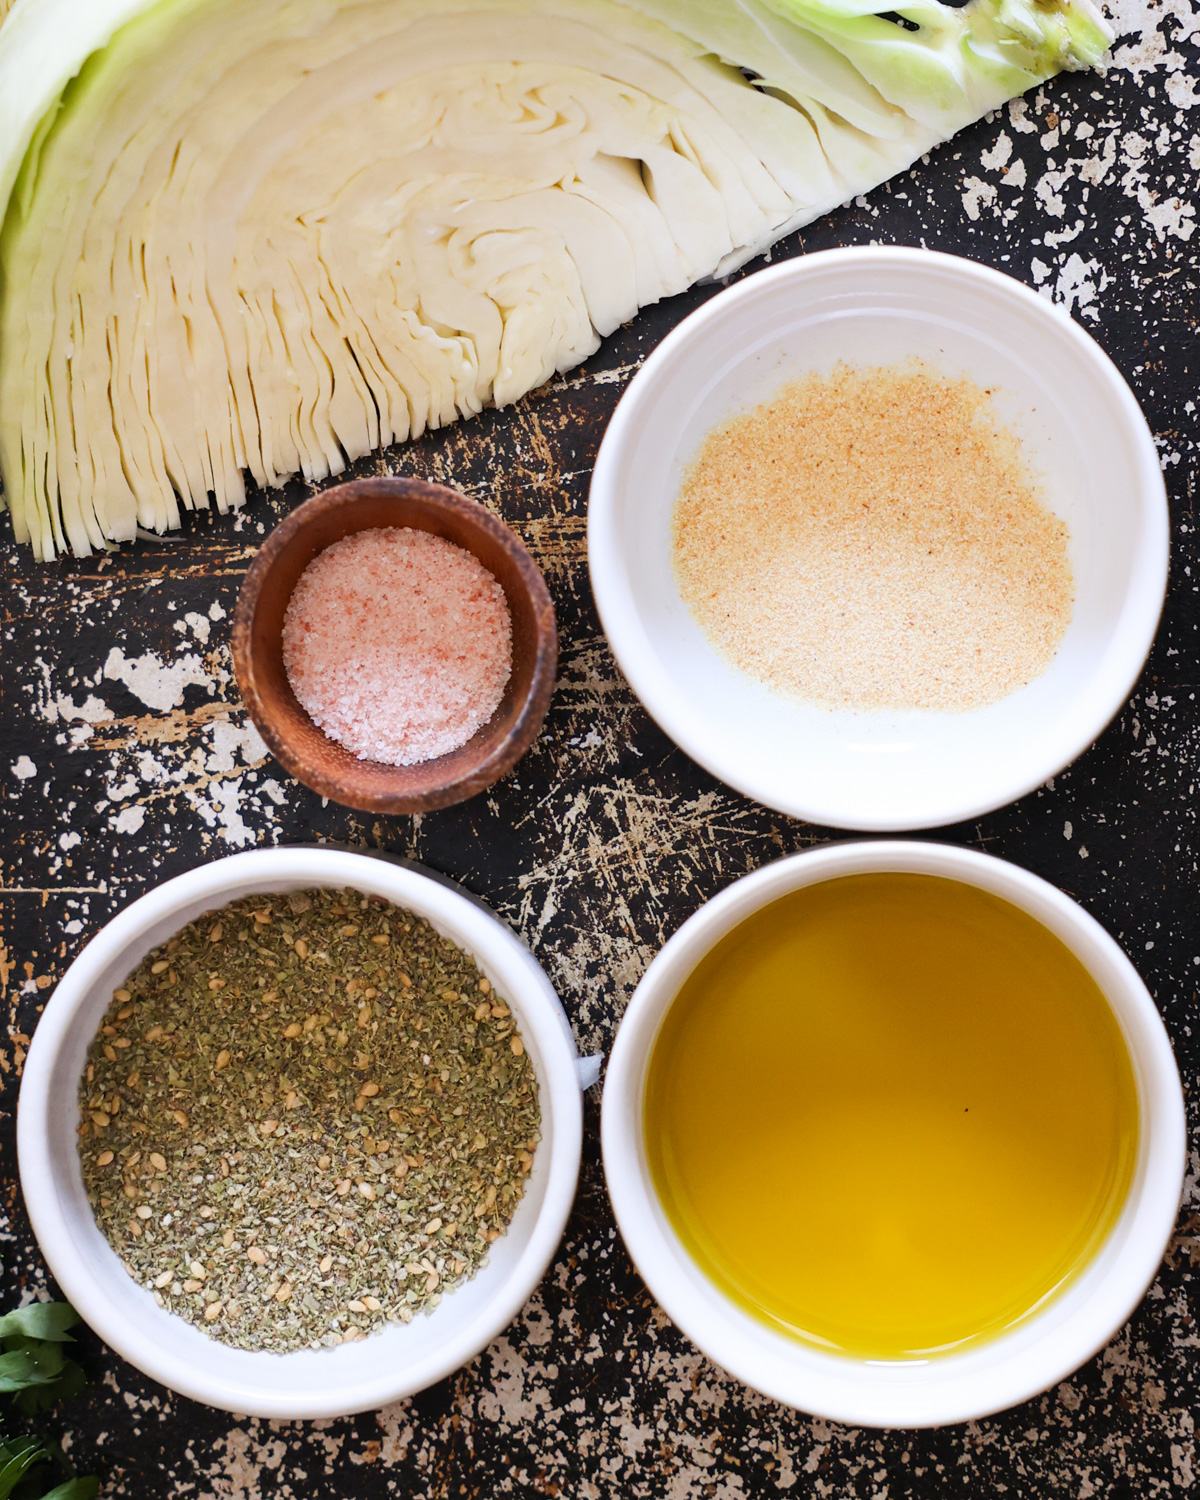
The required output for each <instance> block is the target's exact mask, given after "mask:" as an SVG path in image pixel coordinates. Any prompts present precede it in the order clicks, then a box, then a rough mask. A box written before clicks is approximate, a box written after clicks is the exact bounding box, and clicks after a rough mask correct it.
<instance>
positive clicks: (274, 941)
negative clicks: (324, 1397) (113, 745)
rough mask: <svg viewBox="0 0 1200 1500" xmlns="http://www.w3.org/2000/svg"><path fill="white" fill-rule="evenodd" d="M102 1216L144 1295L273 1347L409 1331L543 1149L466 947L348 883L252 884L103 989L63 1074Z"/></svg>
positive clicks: (228, 1339) (509, 1041)
mask: <svg viewBox="0 0 1200 1500" xmlns="http://www.w3.org/2000/svg"><path fill="white" fill-rule="evenodd" d="M79 1103H80V1110H81V1124H80V1161H81V1164H82V1167H83V1180H84V1184H85V1186H86V1188H87V1192H88V1197H89V1199H90V1201H91V1204H92V1207H93V1210H94V1212H95V1214H96V1221H97V1223H98V1224H99V1225H100V1228H101V1230H102V1231H103V1232H104V1234H105V1236H106V1237H107V1238H108V1240H109V1242H110V1244H112V1246H113V1248H114V1249H115V1250H116V1251H117V1253H118V1254H119V1255H120V1256H121V1258H122V1260H123V1261H124V1263H125V1265H126V1267H127V1269H128V1270H129V1273H130V1275H131V1276H133V1277H134V1278H135V1279H136V1280H138V1281H139V1282H141V1283H142V1284H143V1285H145V1286H147V1287H148V1288H151V1289H152V1290H153V1291H154V1295H155V1298H156V1300H157V1301H158V1302H159V1303H160V1305H162V1306H164V1307H167V1308H169V1309H170V1310H171V1311H172V1312H175V1313H178V1314H179V1315H180V1316H181V1317H183V1318H186V1319H187V1320H188V1321H189V1322H190V1323H194V1324H195V1325H196V1326H197V1327H199V1328H202V1329H204V1330H205V1332H207V1333H209V1334H211V1335H213V1336H214V1337H216V1338H218V1339H220V1340H222V1341H223V1342H225V1343H228V1344H233V1345H235V1346H237V1347H239V1348H243V1349H269V1350H273V1351H276V1352H279V1353H284V1352H287V1351H288V1350H291V1349H299V1348H304V1347H319V1346H321V1345H326V1346H332V1345H334V1344H339V1343H344V1342H348V1341H350V1340H352V1339H356V1338H362V1337H364V1336H365V1335H366V1334H367V1333H369V1332H371V1331H372V1330H373V1329H375V1328H378V1327H380V1326H381V1325H382V1324H384V1323H386V1322H389V1321H391V1322H395V1321H400V1322H405V1323H407V1322H409V1321H410V1320H411V1318H412V1316H413V1313H414V1312H418V1311H421V1310H423V1309H428V1308H430V1307H433V1306H435V1305H436V1304H437V1303H438V1302H439V1301H440V1300H441V1296H442V1293H443V1292H445V1291H448V1290H450V1289H451V1288H453V1287H454V1286H455V1285H457V1284H458V1283H459V1282H461V1281H464V1280H466V1279H467V1278H469V1277H470V1276H472V1275H473V1274H474V1272H475V1271H476V1270H477V1269H478V1267H479V1266H480V1265H481V1264H482V1262H483V1260H484V1259H485V1257H486V1254H487V1250H488V1246H489V1245H490V1244H491V1242H492V1241H493V1240H495V1239H496V1238H498V1236H499V1235H500V1234H501V1233H502V1232H503V1230H504V1229H505V1228H506V1226H507V1225H508V1223H509V1221H510V1220H511V1218H512V1215H513V1213H514V1211H515V1209H516V1206H517V1203H518V1201H519V1200H520V1197H521V1194H522V1191H523V1189H524V1182H525V1177H526V1175H527V1174H528V1173H529V1171H530V1169H531V1167H532V1165H533V1154H534V1151H535V1149H536V1146H537V1142H538V1140H539V1139H540V1131H539V1124H540V1111H539V1107H538V1095H537V1082H536V1078H535V1075H534V1072H533V1068H532V1067H531V1065H530V1062H529V1058H528V1057H527V1056H526V1054H525V1049H524V1045H523V1043H522V1041H521V1038H520V1035H519V1033H518V1031H517V1029H516V1026H515V1023H514V1021H513V1018H512V1015H511V1014H510V1012H509V1009H508V1007H507V1006H506V1005H505V1004H504V1002H503V1000H502V999H501V998H500V997H499V996H498V995H497V994H496V993H495V992H494V991H493V990H492V988H491V986H490V985H489V983H488V981H487V979H486V978H484V977H483V976H482V975H481V974H480V972H479V969H478V968H477V966H476V964H475V962H474V960H473V959H472V958H471V957H470V956H469V955H468V954H466V953H464V952H462V951H461V950H460V949H459V948H457V947H456V946H455V945H454V944H453V943H452V942H450V941H448V940H447V939H444V938H441V937H439V935H438V934H437V933H436V932H434V930H433V929H432V928H431V927H430V926H429V924H428V923H427V922H425V921H423V920H422V919H421V918H419V917H416V916H414V915H413V914H412V913H410V912H406V911H403V910H401V909H400V908H398V907H395V906H392V905H390V904H388V903H385V902H380V901H378V900H375V899H367V898H365V897H362V896H361V895H360V894H359V893H358V892H356V891H329V890H315V891H308V892H304V893H293V894H291V895H289V896H279V897H266V898H264V897H250V898H247V899H246V900H243V901H237V902H234V903H233V904H232V905H231V906H228V907H226V908H225V909H224V910H223V911H220V912H215V913H210V914H208V915H207V916H204V917H202V918H200V919H199V920H198V921H195V922H192V923H190V924H189V925H188V926H187V927H185V928H184V929H183V931H182V932H179V933H177V934H176V935H175V936H174V937H173V938H171V939H170V941H169V942H167V943H166V944H165V945H164V946H163V947H162V948H159V949H156V950H155V951H154V952H153V953H151V954H150V955H149V957H148V958H146V959H145V960H144V961H143V963H142V964H141V965H140V966H139V967H138V969H137V970H136V971H135V972H134V973H133V974H132V975H131V976H130V977H129V979H128V980H126V982H125V984H124V985H123V986H122V987H121V988H120V989H118V990H117V991H116V992H115V993H114V996H113V1002H112V1004H111V1006H110V1007H109V1009H108V1011H107V1013H106V1014H105V1017H104V1022H103V1024H102V1025H101V1028H100V1031H99V1033H98V1034H97V1036H96V1038H95V1040H94V1041H93V1042H92V1045H91V1047H90V1048H89V1050H88V1061H87V1068H86V1071H85V1073H84V1076H83V1078H82V1079H81V1080H80V1087H79Z"/></svg>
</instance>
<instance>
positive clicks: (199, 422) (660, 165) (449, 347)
mask: <svg viewBox="0 0 1200 1500" xmlns="http://www.w3.org/2000/svg"><path fill="white" fill-rule="evenodd" d="M4 4H5V0H0V7H3V6H4ZM2 14H3V12H2V10H0V15H2ZM1109 40H1110V33H1109V31H1108V29H1107V27H1106V25H1105V23H1104V21H1103V19H1102V18H1101V16H1100V15H1099V13H1098V11H1096V10H1095V9H1094V8H1093V6H1092V4H1091V0H970V3H969V4H967V5H966V6H965V7H962V8H955V7H953V6H949V5H943V4H941V3H939V0H903V3H901V4H899V5H897V6H896V8H895V9H891V8H889V6H888V3H887V0H153V3H147V0H16V4H15V5H14V6H13V8H12V10H11V11H10V12H9V13H8V15H7V16H6V17H5V18H4V21H3V26H0V209H2V210H3V227H2V229H0V472H2V473H3V477H4V483H5V490H6V493H7V497H8V501H9V504H10V506H11V509H12V514H13V523H14V529H15V531H16V534H17V536H18V538H19V539H21V540H28V541H29V542H30V543H31V545H32V546H33V549H34V551H35V553H36V554H37V556H38V557H41V558H51V557H54V556H55V555H56V554H58V553H60V552H63V551H66V550H67V549H70V550H72V551H74V552H75V553H77V554H86V553H87V552H89V551H91V550H92V549H94V548H103V547H105V546H109V545H111V544H113V543H115V542H118V541H122V540H127V539H129V538H131V537H132V536H133V535H134V534H135V532H136V530H137V529H138V528H139V527H141V528H146V529H151V530H154V531H159V532H161V531H164V530H166V529H168V528H170V527H172V526H176V525H178V523H179V515H180V507H181V505H182V506H187V507H196V506H203V505H205V504H207V503H208V499H209V497H210V496H211V497H212V498H213V499H215V502H216V504H217V506H218V507H219V508H220V509H221V510H227V509H229V508H230V507H235V506H238V505H241V504H242V503H243V501H244V499H245V496H246V484H247V476H249V478H250V479H251V480H253V482H254V483H255V484H257V485H259V486H268V485H278V484H281V483H282V482H284V481H285V480H286V479H287V478H288V477H290V476H291V475H294V474H297V473H299V474H303V475H304V476H305V477H307V478H309V479H312V480H316V479H321V478H324V477H325V476H327V475H330V474H336V473H338V472H339V471H340V470H342V469H343V468H344V467H345V466H346V465H347V463H349V462H351V461H352V460H354V459H356V458H359V457H361V456H362V455H364V454H366V453H369V452H370V451H372V450H373V449H375V448H378V447H380V446H384V445H387V444H389V443H394V442H398V441H401V440H403V439H406V438H409V437H415V436H417V435H418V434H420V433H421V432H422V431H423V430H424V429H426V428H427V427H438V426H441V425H443V424H445V423H447V422H451V421H453V420H455V419H456V418H459V417H469V416H471V415H473V414H475V413H477V412H479V411H480V410H481V409H482V408H483V407H484V406H486V405H489V404H494V405H498V406H502V405H505V404H507V403H509V402H512V401H514V400H516V399H517V398H518V397H519V396H521V395H523V394H524V393H525V392H527V391H529V390H530V389H532V388H533V387H534V386H536V385H538V384H539V383H541V382H543V381H545V380H547V379H549V378H550V377H551V376H552V375H553V374H554V373H555V372H556V371H562V370H566V369H568V368H570V367H571V366H572V365H574V364H577V363H578V362H579V361H580V360H583V359H585V358H586V357H587V356H588V355H589V354H591V353H593V352H594V351H595V349H596V348H597V347H598V343H599V340H600V339H601V338H602V337H604V336H605V335H606V334H608V333H610V332H611V331H612V330H613V329H615V328H616V327H617V326H618V325H620V324H621V323H623V322H625V321H627V320H628V319H629V318H631V317H633V316H634V314H635V313H636V312H637V310H638V308H640V307H644V306H646V305H647V304H648V303H652V302H655V301H657V300H658V299H660V298H662V297H666V296H670V295H672V294H674V293H677V292H680V291H682V290H684V289H685V288H686V287H688V286H690V285H691V284H692V283H694V282H695V281H697V280H699V279H701V278H703V277H709V276H720V275H724V274H726V273H728V272H729V271H730V270H732V269H733V268H735V267H736V266H738V265H739V264H741V263H742V262H744V261H745V260H747V259H749V258H750V257H751V256H754V255H756V254H758V253H760V252H761V251H763V250H764V249H766V248H767V247H768V246H769V245H770V244H771V243H773V241H775V240H776V239H778V238H779V237H780V236H781V235H784V234H787V233H789V232H790V231H791V230H793V229H795V228H797V227H798V226H800V225H802V224H804V223H807V222H809V221H810V220H811V219H813V218H815V217H816V216H818V215H819V214H822V213H824V212H826V211H828V210H829V209H831V208H833V207H835V206H836V205H838V204H839V203H842V202H845V201H846V200H847V199H848V198H850V197H853V196H854V195H855V194H857V193H861V192H864V191H866V190H867V189H869V188H871V187H873V186H875V185H876V184H877V183H879V182H881V181H883V180H884V179H886V178H887V177H889V176H891V175H892V174H893V173H895V172H897V171H900V170H902V169H903V168H905V167H907V166H909V165H910V164H911V163H912V162H913V161H915V160H916V159H917V158H918V157H920V156H921V155H922V154H923V153H924V152H926V151H928V150H929V149H930V148H931V147H932V146H934V145H935V144H937V143H938V142H940V141H942V140H944V139H946V138H948V137H949V136H950V135H952V134H953V133H954V131H956V130H958V129H960V128H961V127H962V126H964V125H966V124H968V123H970V122H971V121H973V120H975V119H978V118H979V117H980V115H982V114H984V113H986V112H987V111H988V110H990V109H994V108H996V107H997V106H998V105H1000V104H1002V103H1003V102H1004V101H1005V100H1006V99H1009V98H1011V97H1013V96H1014V95H1016V94H1019V93H1020V92H1022V91H1023V90H1025V89H1027V88H1030V87H1032V86H1033V85H1035V84H1036V83H1038V82H1040V81H1042V80H1044V79H1046V78H1048V77H1050V76H1051V75H1053V74H1054V73H1056V72H1057V71H1059V70H1060V69H1062V68H1076V67H1085V66H1089V65H1091V64H1092V63H1094V62H1096V61H1097V60H1098V59H1099V58H1100V57H1101V56H1102V55H1103V52H1104V49H1105V47H1106V46H1107V44H1108V42H1109Z"/></svg>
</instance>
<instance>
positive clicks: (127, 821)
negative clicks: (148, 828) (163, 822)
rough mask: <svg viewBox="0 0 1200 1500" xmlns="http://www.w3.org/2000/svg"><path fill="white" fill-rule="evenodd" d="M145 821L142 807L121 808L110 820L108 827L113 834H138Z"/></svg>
mask: <svg viewBox="0 0 1200 1500" xmlns="http://www.w3.org/2000/svg"><path fill="white" fill-rule="evenodd" d="M145 821H146V809H145V808H144V807H123V808H122V809H121V811H120V812H119V813H118V814H117V816H116V817H115V818H114V819H113V820H112V823H111V824H110V827H111V828H112V829H113V831H114V832H115V833H138V832H140V831H141V827H142V824H143V823H144V822H145Z"/></svg>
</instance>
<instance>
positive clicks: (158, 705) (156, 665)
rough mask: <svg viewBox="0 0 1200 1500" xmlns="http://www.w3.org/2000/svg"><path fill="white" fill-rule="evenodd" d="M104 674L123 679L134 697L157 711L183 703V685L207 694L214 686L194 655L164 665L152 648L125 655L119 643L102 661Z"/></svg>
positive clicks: (113, 678) (166, 709)
mask: <svg viewBox="0 0 1200 1500" xmlns="http://www.w3.org/2000/svg"><path fill="white" fill-rule="evenodd" d="M104 675H105V677H106V678H108V680H109V681H110V682H123V683H124V684H125V686H126V687H127V688H128V689H129V691H130V692H131V693H132V694H133V696H134V697H135V698H139V699H140V700H141V701H142V702H143V703H144V704H145V705H146V707H147V708H154V709H157V710H158V711H159V712H160V713H167V712H169V711H170V710H171V709H173V708H178V707H179V705H180V704H181V703H182V702H183V690H184V688H186V687H188V686H190V685H192V684H195V685H197V686H199V687H205V688H207V689H208V691H209V692H210V693H212V692H213V691H214V689H215V684H214V683H213V680H212V678H211V677H210V676H209V675H208V673H207V672H206V671H205V670H204V663H203V662H202V661H201V660H200V658H199V657H198V656H196V655H194V654H189V655H187V656H182V657H180V658H179V660H178V661H173V662H171V663H170V665H168V664H167V663H166V662H164V661H163V660H161V658H159V657H157V656H156V655H155V654H154V652H153V651H147V652H146V654H145V655H144V656H138V657H134V658H129V657H127V656H126V655H125V653H124V651H122V650H121V648H120V646H114V647H113V648H112V650H111V651H110V652H109V653H108V660H107V661H106V662H105V663H104Z"/></svg>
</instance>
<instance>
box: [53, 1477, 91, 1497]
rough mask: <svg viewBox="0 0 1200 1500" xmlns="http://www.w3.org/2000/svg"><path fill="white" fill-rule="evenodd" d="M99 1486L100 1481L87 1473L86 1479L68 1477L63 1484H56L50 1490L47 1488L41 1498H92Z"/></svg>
mask: <svg viewBox="0 0 1200 1500" xmlns="http://www.w3.org/2000/svg"><path fill="white" fill-rule="evenodd" d="M99 1488H100V1481H99V1480H98V1479H97V1478H96V1477H95V1476H94V1475H88V1477H87V1478H86V1479H68V1480H67V1481H66V1483H65V1484H56V1485H55V1486H54V1488H53V1489H52V1490H47V1491H46V1493H45V1494H44V1495H43V1496H42V1500H92V1496H93V1495H94V1494H95V1493H96V1491H97V1490H98V1489H99Z"/></svg>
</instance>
